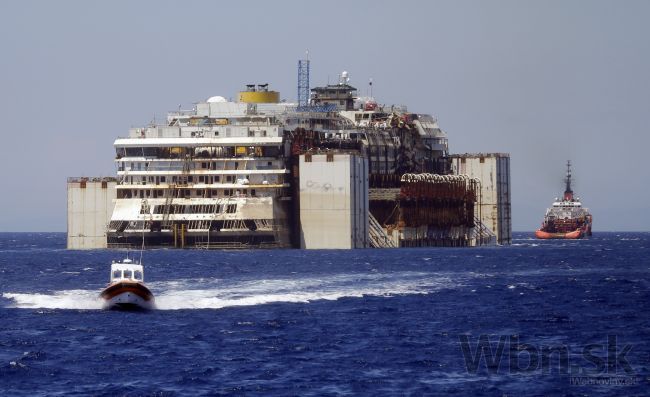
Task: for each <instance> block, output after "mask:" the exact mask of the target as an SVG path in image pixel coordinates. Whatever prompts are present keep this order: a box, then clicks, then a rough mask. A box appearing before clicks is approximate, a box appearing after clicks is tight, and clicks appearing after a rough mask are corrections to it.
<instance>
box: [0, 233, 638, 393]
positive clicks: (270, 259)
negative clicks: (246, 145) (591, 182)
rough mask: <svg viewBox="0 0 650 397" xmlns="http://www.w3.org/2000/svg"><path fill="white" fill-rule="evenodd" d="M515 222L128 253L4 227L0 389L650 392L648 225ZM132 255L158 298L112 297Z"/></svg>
mask: <svg viewBox="0 0 650 397" xmlns="http://www.w3.org/2000/svg"><path fill="white" fill-rule="evenodd" d="M514 237H515V238H514V241H513V244H512V245H511V246H499V247H485V248H412V249H411V248H409V249H358V250H349V251H344V250H313V251H305V250H250V251H203V250H173V249H152V250H145V251H144V252H142V253H141V252H140V251H135V252H133V251H132V252H130V253H127V252H126V251H123V250H92V251H69V250H66V249H65V243H66V241H65V240H66V236H65V234H64V233H2V234H0V395H1V396H60V395H65V396H68V395H70V396H86V395H92V396H181V395H190V396H202V395H205V396H213V395H251V396H423V395H426V396H428V395H433V396H435V395H440V396H452V395H453V396H457V395H461V396H637V395H638V396H641V395H650V233H602V232H600V233H599V232H596V233H595V234H594V235H593V236H592V237H591V238H588V239H584V240H575V241H560V240H555V241H539V240H535V239H534V238H533V235H532V234H531V233H515V236H514ZM127 254H129V255H130V256H131V257H135V259H140V255H142V261H143V264H144V266H145V279H146V280H145V281H146V283H147V284H148V285H149V286H150V288H151V290H152V292H153V293H154V295H155V299H156V309H155V310H152V311H148V312H116V311H104V310H102V304H101V302H100V301H99V299H98V294H99V292H100V291H101V289H102V288H103V287H104V286H105V285H106V283H107V281H108V278H109V268H110V263H111V261H112V260H117V259H121V258H123V257H125V255H127Z"/></svg>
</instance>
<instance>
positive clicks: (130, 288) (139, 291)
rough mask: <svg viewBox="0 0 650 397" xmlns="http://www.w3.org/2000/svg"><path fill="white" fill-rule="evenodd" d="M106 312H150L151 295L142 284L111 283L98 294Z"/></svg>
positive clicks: (152, 306) (152, 302)
mask: <svg viewBox="0 0 650 397" xmlns="http://www.w3.org/2000/svg"><path fill="white" fill-rule="evenodd" d="M100 297H101V298H102V299H103V300H104V309H107V310H151V309H153V308H154V298H153V294H152V293H151V291H150V290H149V288H147V287H146V286H145V285H144V284H143V283H140V282H129V281H119V282H115V283H111V284H109V285H108V287H106V288H105V289H104V290H103V291H102V292H101V294H100Z"/></svg>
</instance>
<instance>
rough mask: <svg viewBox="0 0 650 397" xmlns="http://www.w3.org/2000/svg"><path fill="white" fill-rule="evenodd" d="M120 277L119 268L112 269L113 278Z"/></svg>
mask: <svg viewBox="0 0 650 397" xmlns="http://www.w3.org/2000/svg"><path fill="white" fill-rule="evenodd" d="M120 277H122V271H121V270H114V271H113V278H120Z"/></svg>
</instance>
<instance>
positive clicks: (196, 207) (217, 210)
mask: <svg viewBox="0 0 650 397" xmlns="http://www.w3.org/2000/svg"><path fill="white" fill-rule="evenodd" d="M166 211H168V212H167V213H169V214H221V213H225V214H234V213H236V212H237V204H225V205H222V204H191V205H183V204H171V205H169V206H167V205H154V207H153V213H154V214H158V215H160V214H165V212H166ZM140 213H143V211H140ZM145 213H146V212H145Z"/></svg>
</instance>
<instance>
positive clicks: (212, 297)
mask: <svg viewBox="0 0 650 397" xmlns="http://www.w3.org/2000/svg"><path fill="white" fill-rule="evenodd" d="M148 285H149V287H150V288H151V290H152V292H153V293H154V295H155V297H156V308H157V309H160V310H179V309H220V308H224V307H231V306H253V305H262V304H267V303H275V302H296V303H307V302H312V301H317V300H336V299H340V298H346V297H363V296H384V297H391V296H395V295H407V294H428V293H431V292H434V291H437V290H440V289H442V288H451V287H454V286H457V284H454V283H452V281H451V279H450V278H449V276H448V275H442V274H434V273H418V272H399V273H388V274H386V273H384V274H380V273H363V274H343V275H330V276H323V277H322V278H283V279H267V280H244V281H234V282H233V281H227V280H221V279H209V278H201V279H183V280H172V281H164V282H151V283H148ZM98 295H99V291H97V290H66V291H57V292H54V293H52V294H25V293H4V294H3V295H2V296H3V297H5V298H8V299H11V300H12V301H13V303H12V304H11V306H12V307H17V308H47V309H82V310H83V309H88V310H93V309H100V308H101V306H102V303H101V301H100V300H99V299H98Z"/></svg>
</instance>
